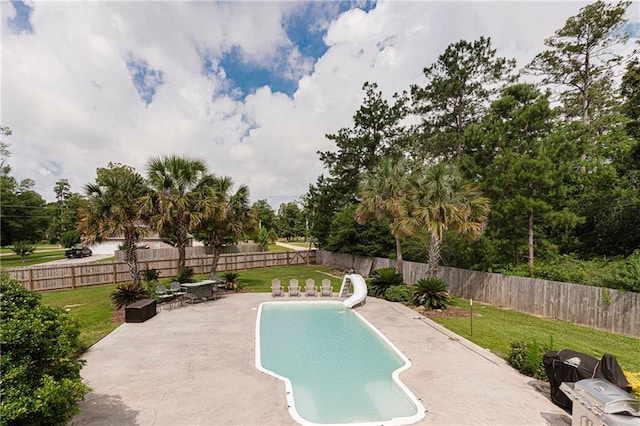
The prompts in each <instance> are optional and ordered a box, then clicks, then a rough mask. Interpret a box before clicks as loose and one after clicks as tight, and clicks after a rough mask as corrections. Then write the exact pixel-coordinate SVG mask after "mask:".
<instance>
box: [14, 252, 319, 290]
mask: <svg viewBox="0 0 640 426" xmlns="http://www.w3.org/2000/svg"><path fill="white" fill-rule="evenodd" d="M315 255H316V251H315V250H300V251H285V252H262V253H234V254H223V255H221V256H220V260H219V262H218V268H217V269H216V272H227V271H242V270H246V269H256V268H268V267H273V266H286V265H300V264H306V263H315V260H316V256H315ZM211 260H212V256H211V255H204V256H195V257H189V258H187V261H186V265H187V267H188V268H193V273H194V274H195V275H200V274H207V273H208V272H209V269H210V267H211ZM139 266H140V270H141V271H143V270H145V269H147V268H148V269H157V270H158V271H159V272H160V278H167V277H175V276H176V275H177V273H178V260H177V259H175V258H174V259H163V260H145V261H141V262H140V263H139ZM4 271H5V272H7V273H8V274H9V277H10V278H13V279H15V280H17V281H20V282H22V284H23V285H24V286H25V287H26V288H28V289H29V290H35V291H44V290H59V289H66V288H77V287H87V286H92V285H101V284H117V283H121V282H127V281H131V277H130V274H129V267H128V266H127V264H126V263H124V262H95V263H82V264H51V265H42V266H29V267H20V268H6V269H5V270H4Z"/></svg>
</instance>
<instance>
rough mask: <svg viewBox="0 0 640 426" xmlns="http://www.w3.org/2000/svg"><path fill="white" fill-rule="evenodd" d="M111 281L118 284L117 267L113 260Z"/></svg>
mask: <svg viewBox="0 0 640 426" xmlns="http://www.w3.org/2000/svg"><path fill="white" fill-rule="evenodd" d="M113 283H114V284H118V267H117V266H116V262H115V261H114V262H113Z"/></svg>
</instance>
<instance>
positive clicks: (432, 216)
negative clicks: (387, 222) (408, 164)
mask: <svg viewBox="0 0 640 426" xmlns="http://www.w3.org/2000/svg"><path fill="white" fill-rule="evenodd" d="M409 186H410V188H411V190H410V191H411V194H410V196H409V197H408V198H407V199H406V202H407V203H408V204H407V208H406V211H407V214H406V215H405V216H404V218H403V219H402V220H401V222H400V223H399V227H401V228H402V229H403V230H404V231H405V232H406V233H409V234H412V235H415V234H418V233H420V232H427V233H428V234H429V235H430V242H429V255H428V265H429V266H428V274H429V275H431V276H433V275H435V274H436V272H437V270H438V263H439V262H440V246H441V243H442V238H443V235H444V233H445V231H446V230H448V229H451V230H453V231H454V232H456V233H458V234H460V235H462V236H463V237H464V238H466V239H467V240H469V241H474V240H476V239H478V238H480V237H481V236H482V233H483V232H484V229H485V227H486V224H487V218H488V216H489V210H490V206H489V199H487V198H485V197H484V196H482V193H481V192H480V190H479V189H478V188H477V187H475V186H474V185H472V184H470V183H467V182H465V181H464V180H463V179H462V177H461V176H460V174H459V173H458V171H457V169H456V168H455V167H453V166H450V165H447V164H445V163H440V164H438V165H436V166H433V167H430V168H428V169H427V170H426V173H424V174H419V173H416V174H413V175H412V179H411V183H410V185H409Z"/></svg>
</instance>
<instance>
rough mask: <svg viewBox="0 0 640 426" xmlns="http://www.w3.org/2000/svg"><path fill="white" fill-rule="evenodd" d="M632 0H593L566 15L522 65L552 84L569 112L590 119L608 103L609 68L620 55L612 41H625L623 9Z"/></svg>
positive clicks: (621, 59) (570, 115)
mask: <svg viewBox="0 0 640 426" xmlns="http://www.w3.org/2000/svg"><path fill="white" fill-rule="evenodd" d="M629 5H631V1H621V2H618V3H617V4H612V3H605V2H604V1H602V0H598V1H596V2H595V3H591V4H588V5H587V6H585V7H583V8H581V9H580V12H579V13H578V14H577V15H576V16H572V17H570V18H569V19H567V21H566V23H565V25H564V27H562V28H561V29H559V30H557V31H556V32H555V34H554V35H553V36H551V37H549V38H547V39H546V40H545V45H546V46H547V47H548V48H549V49H547V50H545V51H544V52H542V53H540V54H538V55H537V56H536V57H535V58H534V59H533V61H532V62H531V63H530V64H529V65H528V66H527V69H528V70H530V71H531V72H533V73H534V74H538V75H541V76H542V77H543V79H542V83H543V84H548V85H551V86H552V87H554V88H557V89H558V90H559V92H560V97H561V100H562V102H563V104H564V112H565V114H566V115H567V117H568V118H571V117H579V118H580V120H581V121H582V123H583V124H585V125H589V124H590V123H591V122H592V121H593V118H594V116H597V114H598V113H599V111H600V110H602V109H608V106H607V105H608V104H610V100H611V93H613V91H612V88H611V78H612V77H613V72H614V70H615V68H617V67H618V66H619V65H620V64H621V63H622V61H623V60H624V59H625V58H624V57H623V56H622V55H621V54H620V53H619V51H618V50H616V47H619V46H620V45H621V44H624V43H626V41H627V40H628V38H629V36H628V34H627V33H626V32H625V31H623V28H622V27H623V26H624V24H625V23H626V22H627V20H626V19H625V12H626V10H627V8H628V7H629Z"/></svg>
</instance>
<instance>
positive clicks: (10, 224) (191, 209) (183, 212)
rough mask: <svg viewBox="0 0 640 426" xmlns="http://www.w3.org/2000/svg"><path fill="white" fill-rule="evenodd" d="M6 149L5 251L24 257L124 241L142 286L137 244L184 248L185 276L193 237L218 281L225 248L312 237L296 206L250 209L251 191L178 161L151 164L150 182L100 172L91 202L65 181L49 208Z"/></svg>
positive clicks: (0, 179)
mask: <svg viewBox="0 0 640 426" xmlns="http://www.w3.org/2000/svg"><path fill="white" fill-rule="evenodd" d="M2 133H3V136H5V137H6V136H9V135H11V130H10V129H9V128H8V127H2ZM1 143H2V146H1V148H2V165H1V166H2V168H1V174H0V183H1V185H2V186H1V189H2V194H1V195H2V204H1V205H0V209H1V211H0V220H1V221H2V224H1V227H2V236H1V238H2V240H1V245H2V246H3V247H4V246H13V247H14V249H15V250H18V251H21V252H22V251H29V250H31V251H32V250H33V247H34V245H33V244H34V243H36V242H39V241H42V240H48V241H49V242H51V243H57V244H60V245H62V246H64V247H72V246H74V245H76V244H80V243H82V244H84V245H92V244H96V243H100V242H102V241H106V240H108V239H112V238H119V239H120V238H121V239H123V243H122V244H121V247H120V249H121V250H123V251H124V254H125V255H124V258H125V262H126V263H127V264H128V265H129V269H130V272H131V279H132V281H138V280H139V279H140V276H141V274H140V271H139V269H138V262H137V249H138V245H139V243H140V242H141V241H143V240H144V239H145V237H147V236H149V235H150V234H151V233H152V232H157V233H158V234H159V235H160V237H161V238H162V239H163V240H164V241H166V242H167V243H169V244H171V245H173V246H174V247H176V248H177V249H178V256H179V273H183V272H184V269H185V248H186V246H187V245H188V243H189V240H190V239H191V237H194V238H196V239H197V240H199V241H202V242H204V244H205V245H206V246H208V247H210V248H211V250H212V252H213V261H212V264H211V268H210V274H211V275H212V276H213V275H214V274H215V270H216V267H217V262H218V259H219V255H220V253H221V249H222V247H223V245H225V244H232V243H236V242H238V241H241V240H245V241H246V240H250V239H251V240H254V241H255V242H257V243H259V244H261V245H264V246H266V245H267V244H269V243H273V242H274V241H275V240H276V239H277V238H278V236H282V237H285V238H287V239H291V238H294V237H297V236H304V235H306V230H305V228H304V225H303V224H304V223H305V221H304V215H303V214H302V211H301V209H300V207H299V206H298V204H297V203H296V202H289V203H283V204H282V205H281V206H280V208H279V210H278V212H277V213H276V212H275V211H274V210H273V208H272V207H271V206H270V205H269V204H268V203H267V201H266V200H258V201H256V202H255V203H253V205H250V204H249V188H248V187H247V186H246V185H240V186H239V187H238V188H237V189H236V190H235V191H234V190H233V187H234V183H233V181H232V179H231V178H230V177H227V176H216V175H215V174H213V173H210V172H209V171H208V169H207V166H206V164H205V163H204V162H203V161H202V160H201V159H197V158H189V157H181V156H177V155H170V156H166V157H154V158H152V159H150V160H149V161H148V163H147V165H146V172H147V173H146V176H145V177H143V176H142V175H140V174H139V173H138V172H137V171H136V170H135V169H134V168H133V167H130V166H127V165H124V164H119V163H109V164H108V165H107V166H106V167H100V168H98V169H97V170H96V177H95V181H94V182H91V183H88V184H86V185H85V187H84V192H85V195H81V194H78V193H73V192H71V190H70V185H69V183H68V181H67V180H66V179H60V180H59V181H58V182H56V185H55V188H54V191H55V193H56V199H57V201H56V202H52V203H46V202H45V201H44V199H43V197H42V196H41V195H40V194H38V193H37V192H36V191H34V190H33V186H34V184H35V183H34V182H33V181H32V180H31V179H25V180H24V181H22V182H20V183H18V182H17V181H16V180H15V178H13V177H12V176H11V174H10V172H11V167H10V166H9V164H8V158H9V157H10V151H9V144H8V143H7V142H5V141H2V142H1Z"/></svg>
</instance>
